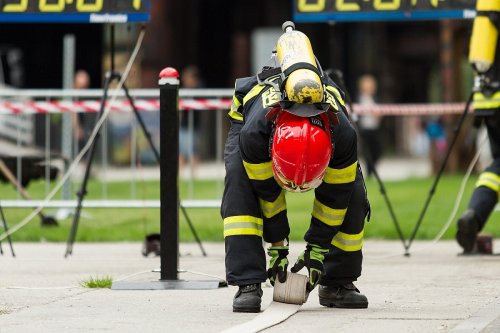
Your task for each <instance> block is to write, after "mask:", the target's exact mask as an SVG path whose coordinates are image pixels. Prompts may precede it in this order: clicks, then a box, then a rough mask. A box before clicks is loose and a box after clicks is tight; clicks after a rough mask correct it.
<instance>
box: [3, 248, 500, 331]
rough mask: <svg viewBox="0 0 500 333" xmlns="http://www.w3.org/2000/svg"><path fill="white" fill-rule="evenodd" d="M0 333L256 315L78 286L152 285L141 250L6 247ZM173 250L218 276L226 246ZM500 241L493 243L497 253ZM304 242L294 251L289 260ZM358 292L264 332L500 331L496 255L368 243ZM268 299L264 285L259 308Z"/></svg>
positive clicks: (191, 326) (212, 321)
mask: <svg viewBox="0 0 500 333" xmlns="http://www.w3.org/2000/svg"><path fill="white" fill-rule="evenodd" d="M2 245H3V249H4V255H3V256H0V332H2V333H3V332H9V333H10V332H89V331H97V332H101V331H103V332H137V331H141V333H144V332H157V331H163V332H169V333H170V332H183V333H186V332H221V331H223V330H225V329H229V328H231V327H233V326H236V325H238V324H241V323H243V322H246V321H250V320H252V319H254V318H255V317H256V316H258V315H259V314H241V313H233V312H232V298H233V295H234V293H235V292H236V287H234V286H229V287H227V288H218V289H212V290H110V289H88V288H84V287H82V286H81V285H80V283H81V282H82V281H86V280H88V279H89V278H90V277H104V276H110V277H112V278H113V279H114V281H117V280H121V281H130V282H134V281H135V282H138V283H139V282H141V283H142V282H151V281H158V279H159V273H157V272H152V270H154V269H158V268H159V266H160V259H159V257H148V258H145V257H143V256H142V255H141V244H140V243H77V244H75V247H74V251H73V255H72V256H70V257H69V258H66V259H65V258H64V253H65V244H63V243H14V249H15V251H16V255H17V257H16V258H12V257H11V256H10V252H9V251H8V249H7V248H6V246H5V243H4V244H2ZM203 245H204V247H205V250H206V252H207V254H208V256H207V257H204V256H202V255H201V253H200V249H199V248H198V245H197V244H196V243H181V244H180V245H179V252H180V258H179V268H180V269H182V270H185V271H187V272H186V273H180V274H179V279H183V280H187V281H193V280H213V279H217V278H223V277H224V244H223V243H203ZM499 245H500V244H498V243H497V242H495V246H496V248H498V246H499ZM303 246H304V244H303V243H300V242H294V243H292V244H291V254H290V258H291V260H294V259H295V257H296V256H297V255H298V254H299V252H300V251H301V250H302V249H303ZM364 249H365V260H364V266H363V276H362V277H361V278H360V279H359V281H358V282H357V283H356V285H357V287H358V288H359V289H360V290H361V291H362V292H363V293H364V294H366V295H367V297H368V299H369V307H368V309H362V310H351V309H331V308H325V307H322V306H320V305H319V302H318V296H317V291H316V290H315V291H313V292H312V293H311V295H310V296H309V300H308V302H307V303H306V304H304V305H303V306H302V307H301V308H300V309H299V311H298V312H297V313H296V314H295V315H293V316H291V317H290V318H289V319H287V320H286V321H284V322H282V323H280V324H278V325H276V326H273V327H271V328H268V329H266V330H265V332H287V333H289V332H311V331H312V330H313V331H317V332H350V333H355V332H374V333H377V332H384V333H386V332H410V333H411V332H419V333H420V332H455V333H456V332H495V331H496V329H498V328H499V327H500V324H499V323H500V319H499V318H500V317H499V316H500V297H499V296H500V265H499V261H500V256H458V255H457V254H458V253H459V252H460V248H459V247H458V246H457V245H456V244H455V242H454V241H440V242H438V243H436V244H433V243H431V242H423V241H415V242H414V244H413V246H412V248H411V249H410V253H411V255H410V257H405V256H404V255H403V253H404V250H403V246H402V245H401V243H400V242H398V241H382V240H367V241H366V242H365V247H364ZM271 301H272V287H271V286H270V285H265V286H264V297H263V303H262V304H263V306H262V310H263V311H265V310H266V308H267V307H269V304H270V303H271Z"/></svg>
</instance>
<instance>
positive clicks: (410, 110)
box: [0, 98, 465, 116]
mask: <svg viewBox="0 0 500 333" xmlns="http://www.w3.org/2000/svg"><path fill="white" fill-rule="evenodd" d="M108 105H111V106H110V108H111V111H112V112H131V111H132V108H131V106H130V102H129V101H128V100H127V99H122V100H117V101H115V102H114V103H112V104H110V103H109V102H108ZM135 106H136V108H137V110H138V111H158V110H159V109H160V101H159V100H158V99H137V100H135ZM230 106H231V100H230V99H225V98H221V99H180V100H179V109H180V110H184V111H186V110H228V109H229V108H230ZM100 107H101V101H99V100H86V101H49V102H47V101H19V102H6V101H0V114H44V113H67V112H98V111H99V109H100ZM464 108H465V103H442V104H377V105H360V104H354V105H353V109H354V112H355V113H356V114H359V115H364V114H374V115H384V116H402V115H405V116H412V115H413V116H425V115H443V114H460V113H462V112H463V110H464Z"/></svg>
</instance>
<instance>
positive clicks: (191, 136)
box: [179, 65, 203, 170]
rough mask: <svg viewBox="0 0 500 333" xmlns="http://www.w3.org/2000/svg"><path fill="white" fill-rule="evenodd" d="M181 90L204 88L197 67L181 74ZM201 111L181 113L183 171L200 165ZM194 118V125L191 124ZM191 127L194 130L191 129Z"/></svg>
mask: <svg viewBox="0 0 500 333" xmlns="http://www.w3.org/2000/svg"><path fill="white" fill-rule="evenodd" d="M180 79H181V88H188V89H198V88H202V87H203V80H202V79H201V76H200V71H199V69H198V67H196V66H195V65H190V66H188V67H186V68H184V70H182V72H181V77H180ZM200 112H201V111H200V110H190V111H188V112H181V113H180V128H179V167H180V169H181V170H182V169H183V168H184V167H185V166H186V163H188V162H189V163H190V164H191V166H192V168H193V170H195V169H196V167H197V166H198V164H199V161H200V158H199V129H200ZM190 117H192V124H190ZM190 125H191V126H192V128H190Z"/></svg>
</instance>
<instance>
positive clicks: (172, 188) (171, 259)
mask: <svg viewBox="0 0 500 333" xmlns="http://www.w3.org/2000/svg"><path fill="white" fill-rule="evenodd" d="M158 84H159V86H160V205H161V208H160V256H161V273H160V280H177V267H178V263H179V259H178V258H179V183H178V175H179V126H178V124H179V72H177V70H175V69H174V68H172V67H167V68H165V69H163V70H162V71H161V72H160V80H159V82H158Z"/></svg>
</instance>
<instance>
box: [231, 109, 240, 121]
mask: <svg viewBox="0 0 500 333" xmlns="http://www.w3.org/2000/svg"><path fill="white" fill-rule="evenodd" d="M228 115H229V117H231V118H233V119H235V120H239V121H243V115H242V114H241V113H240V112H238V111H229V112H228Z"/></svg>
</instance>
